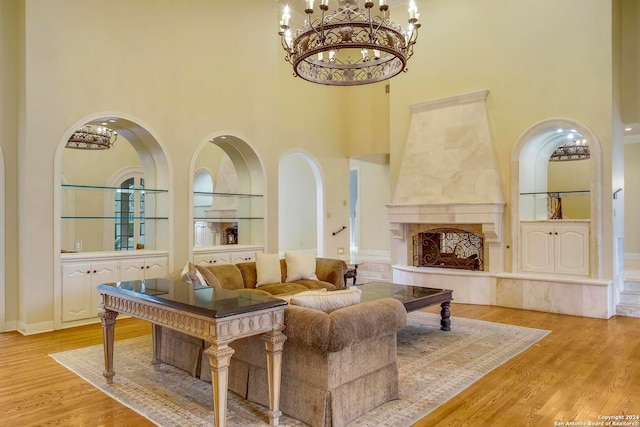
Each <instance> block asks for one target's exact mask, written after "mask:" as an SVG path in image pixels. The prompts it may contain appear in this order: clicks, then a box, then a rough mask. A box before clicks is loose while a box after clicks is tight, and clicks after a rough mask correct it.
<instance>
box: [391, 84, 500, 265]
mask: <svg viewBox="0 0 640 427" xmlns="http://www.w3.org/2000/svg"><path fill="white" fill-rule="evenodd" d="M487 94H488V91H478V92H472V93H468V94H462V95H457V96H453V97H450V98H445V99H437V100H432V101H427V102H423V103H420V104H414V105H411V110H412V117H411V124H410V126H409V133H408V135H407V143H406V145H405V148H404V156H403V159H402V165H401V167H400V170H399V175H398V180H397V184H396V188H395V193H394V197H393V201H392V203H391V204H389V205H387V208H388V213H389V229H390V231H391V235H392V237H393V239H392V246H391V256H392V262H394V263H395V264H398V265H403V266H410V267H412V268H414V267H417V266H418V265H419V266H429V267H444V268H447V269H449V270H450V271H451V274H457V272H456V271H455V270H459V269H464V270H467V271H488V272H503V271H504V253H505V242H504V241H503V238H502V231H503V222H502V221H503V211H504V198H503V197H502V186H501V183H500V172H499V170H498V167H497V160H496V156H495V150H494V144H493V139H492V137H491V128H490V126H489V120H488V116H487V110H486V105H485V99H486V97H487ZM430 229H437V231H435V232H434V231H429V230H430ZM448 229H450V230H448ZM443 230H447V231H443ZM452 230H456V231H452ZM423 232H427V233H431V234H422V235H419V233H423ZM416 236H419V237H416ZM414 240H415V241H414ZM463 245H464V246H466V247H465V248H464V249H462V246H463ZM414 246H415V247H416V250H415V251H414ZM436 252H437V253H436ZM424 270H425V273H428V272H427V271H426V270H427V269H424ZM428 270H430V269H428ZM438 273H440V272H438Z"/></svg>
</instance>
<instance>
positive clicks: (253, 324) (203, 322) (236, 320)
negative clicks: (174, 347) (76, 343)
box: [98, 279, 287, 427]
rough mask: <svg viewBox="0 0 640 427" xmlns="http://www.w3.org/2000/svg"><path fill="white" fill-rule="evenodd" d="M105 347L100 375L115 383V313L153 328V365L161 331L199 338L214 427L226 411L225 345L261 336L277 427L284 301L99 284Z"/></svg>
mask: <svg viewBox="0 0 640 427" xmlns="http://www.w3.org/2000/svg"><path fill="white" fill-rule="evenodd" d="M98 292H99V294H100V306H99V307H100V311H99V313H98V316H99V317H100V320H101V321H102V336H103V344H104V364H105V370H104V372H103V376H104V377H105V379H106V381H107V383H108V384H111V383H112V382H113V376H114V375H115V371H114V370H113V338H114V329H115V320H116V317H117V316H118V314H119V313H124V314H128V315H130V316H133V317H137V318H139V319H143V320H148V321H150V322H151V323H152V324H153V333H152V337H153V359H152V362H151V363H152V364H153V365H159V364H160V363H162V362H161V360H160V350H161V348H160V346H161V342H162V339H161V338H162V327H167V328H170V329H174V330H176V331H180V332H183V333H186V334H188V335H191V336H194V337H197V338H201V339H203V340H204V341H205V342H206V343H208V344H209V345H210V346H209V347H208V348H207V349H206V350H205V351H204V354H206V355H207V356H208V357H209V363H210V364H211V371H212V376H213V378H212V381H211V387H212V392H213V410H214V416H215V422H216V426H218V427H224V426H225V424H226V413H227V387H228V379H229V371H228V367H229V363H230V361H231V356H232V355H233V353H234V350H233V349H232V348H231V347H229V343H230V342H232V341H233V340H236V339H238V338H244V337H249V336H253V335H259V334H260V338H261V339H262V340H263V341H264V342H265V348H266V355H267V372H268V376H267V381H268V385H269V410H268V411H267V416H268V418H269V424H270V425H272V426H277V425H278V423H279V418H280V415H282V412H280V410H279V405H280V377H281V362H282V348H283V345H284V342H285V340H286V339H287V337H286V336H285V335H284V334H283V333H282V330H283V329H284V306H285V305H286V304H287V303H286V302H285V301H284V300H281V299H277V298H271V297H267V296H262V295H256V294H250V293H241V292H236V291H232V290H228V289H220V288H213V287H209V286H200V285H192V284H189V283H184V282H181V281H174V280H170V279H147V280H135V281H131V282H116V283H106V284H101V285H98Z"/></svg>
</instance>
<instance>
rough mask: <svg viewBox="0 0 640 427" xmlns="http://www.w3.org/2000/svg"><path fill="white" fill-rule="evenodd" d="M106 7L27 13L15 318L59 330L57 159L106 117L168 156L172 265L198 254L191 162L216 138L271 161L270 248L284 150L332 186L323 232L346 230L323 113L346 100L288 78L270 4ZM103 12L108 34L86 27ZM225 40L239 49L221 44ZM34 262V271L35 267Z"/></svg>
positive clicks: (32, 8) (46, 4)
mask: <svg viewBox="0 0 640 427" xmlns="http://www.w3.org/2000/svg"><path fill="white" fill-rule="evenodd" d="M102 6H103V3H102V2H99V1H97V0H92V1H86V0H61V1H57V2H50V1H46V0H31V1H28V2H27V3H26V22H27V24H26V73H25V77H26V81H25V86H24V88H25V90H24V103H25V104H24V105H25V118H26V119H25V122H24V124H23V125H22V129H21V132H23V134H24V138H23V142H21V144H20V154H19V168H20V174H19V182H20V186H21V196H20V199H19V206H20V217H21V218H25V219H26V218H28V220H23V221H21V222H20V223H19V236H18V240H19V241H20V242H23V243H22V244H21V247H20V249H19V254H20V288H21V289H23V290H24V292H23V297H22V298H21V300H20V311H21V313H20V317H21V319H20V320H21V322H22V324H23V325H31V326H32V327H33V328H34V329H39V328H42V329H46V328H47V327H48V325H49V324H50V323H51V321H52V319H53V301H54V286H53V284H52V280H51V278H52V277H54V282H55V281H56V280H59V278H58V277H57V275H58V274H59V273H58V270H57V268H58V267H57V262H56V259H55V257H54V254H53V253H52V252H53V251H52V248H53V229H54V227H57V224H58V220H57V219H55V218H54V212H53V206H54V200H53V198H54V191H53V187H55V184H54V183H55V182H56V177H54V164H53V159H55V157H56V156H55V153H56V150H57V149H58V147H59V146H60V144H61V143H62V140H63V139H64V136H65V134H66V133H68V132H69V129H71V128H72V127H73V126H74V125H75V124H76V123H77V122H78V121H81V120H82V119H83V118H86V117H89V116H92V115H95V114H97V113H100V112H105V113H114V114H116V115H117V114H122V115H125V116H127V117H129V118H130V119H131V120H132V121H134V122H138V123H139V124H141V125H142V126H143V127H145V128H146V129H147V130H148V131H150V132H151V134H152V135H153V136H154V137H155V138H156V139H157V141H158V143H159V146H160V147H162V148H163V149H164V155H165V156H166V158H167V159H168V164H169V170H170V174H171V175H172V177H171V188H169V190H170V194H171V197H172V199H173V203H172V209H171V210H172V215H171V216H172V219H171V221H170V225H171V229H170V230H169V233H170V234H171V235H173V236H174V238H173V241H172V244H171V246H172V247H170V248H169V249H170V252H171V257H172V262H173V266H180V265H183V264H184V262H186V260H187V258H188V257H189V253H190V251H191V247H190V244H189V238H188V235H189V233H186V232H185V231H186V230H190V229H191V221H190V220H189V213H188V212H189V209H188V208H187V206H188V205H189V203H191V195H190V194H189V182H190V180H191V179H192V177H191V176H190V169H191V166H190V165H191V162H192V158H193V156H194V154H195V153H196V152H197V150H198V149H199V147H200V146H201V145H202V144H204V143H206V141H207V140H208V139H209V138H210V137H211V135H212V134H216V133H231V134H234V135H236V136H238V137H240V138H241V139H243V140H244V141H246V142H247V143H248V144H249V145H250V146H251V147H253V148H254V150H255V152H256V153H257V155H258V157H259V158H260V160H261V161H262V164H263V167H264V177H265V178H264V179H265V180H266V189H267V191H266V193H267V194H268V197H267V198H266V200H267V210H266V214H265V216H266V222H267V229H268V230H269V233H268V237H267V241H266V246H267V250H271V251H274V250H277V245H278V243H277V239H278V233H277V230H278V226H277V221H278V205H277V200H278V198H277V183H278V177H277V173H278V167H277V165H278V161H279V158H280V156H281V155H282V154H283V153H285V152H287V151H289V150H294V149H303V150H306V151H307V152H308V153H310V155H311V156H313V157H314V158H315V159H316V160H317V161H318V164H319V165H320V168H321V170H322V173H323V178H324V179H325V185H326V186H327V187H328V188H334V189H335V190H334V191H332V192H330V193H328V194H327V195H326V197H325V208H326V209H327V211H328V212H331V213H332V216H331V219H328V220H327V221H326V222H327V224H325V229H326V230H331V229H333V228H334V223H335V224H343V223H345V222H346V221H347V211H346V208H343V207H342V200H344V199H346V198H347V194H348V186H347V185H346V184H343V183H344V182H347V177H348V161H347V159H346V157H345V156H344V149H343V143H344V138H343V137H342V135H341V126H339V125H338V124H337V121H339V120H341V118H340V117H339V116H335V117H329V118H326V117H324V116H323V115H322V114H323V112H325V111H327V110H329V105H332V104H335V103H336V101H337V99H338V92H336V91H327V90H326V88H324V87H316V86H314V85H310V84H308V83H306V82H303V81H301V80H299V79H293V78H291V71H290V69H287V68H286V64H283V61H282V56H283V55H282V52H281V51H280V50H279V49H281V48H280V46H279V42H278V39H277V34H276V32H275V30H274V28H275V25H276V24H275V23H277V22H278V19H279V17H278V13H279V12H278V10H277V8H276V7H274V4H273V3H272V2H264V1H258V0H255V1H242V2H235V1H216V2H200V1H190V2H189V4H188V7H187V5H186V4H185V3H184V2H175V1H171V0H141V1H136V2H130V1H125V0H119V1H118V0H116V1H113V2H111V3H110V5H109V7H108V8H104V7H102ZM96 15H98V16H100V18H101V19H102V20H103V22H106V23H107V24H106V25H95V23H94V22H93V21H91V20H89V19H87V17H93V16H96ZM222 17H228V19H225V18H222ZM232 17H241V19H231V18H232ZM249 25H250V26H251V28H249ZM244 30H250V31H244ZM265 35H273V38H270V37H265ZM230 38H232V39H233V43H229V44H224V43H223V41H225V40H228V39H230ZM265 82H273V84H266V83H265ZM310 99H314V102H313V103H309V100H310ZM302 106H303V107H304V108H301V107H302ZM319 118H321V120H320V119H319ZM347 242H348V240H347ZM326 245H327V247H329V249H327V252H328V253H335V252H336V251H335V249H332V247H333V246H336V247H337V246H346V245H345V244H344V243H343V242H340V241H339V239H333V240H329V239H326ZM33 259H37V260H38V265H39V268H38V269H33V268H31V267H32V260H33ZM27 284H28V287H29V298H27V294H26V288H27Z"/></svg>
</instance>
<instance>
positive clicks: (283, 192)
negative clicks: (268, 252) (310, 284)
mask: <svg viewBox="0 0 640 427" xmlns="http://www.w3.org/2000/svg"><path fill="white" fill-rule="evenodd" d="M278 183H279V189H278V199H279V207H278V216H279V219H280V220H279V233H278V234H279V245H278V248H279V251H280V252H281V253H282V252H283V251H303V252H307V253H314V254H315V253H316V252H317V248H318V246H317V241H318V239H317V235H316V233H317V230H318V227H317V222H318V214H317V212H318V211H317V208H318V203H317V194H318V191H317V188H316V179H315V176H314V174H313V170H312V169H311V165H310V164H309V162H308V160H307V159H305V158H304V157H303V155H301V154H298V153H295V154H290V155H288V156H286V157H284V158H282V160H281V161H280V165H279V173H278Z"/></svg>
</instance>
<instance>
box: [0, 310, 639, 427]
mask: <svg viewBox="0 0 640 427" xmlns="http://www.w3.org/2000/svg"><path fill="white" fill-rule="evenodd" d="M425 311H429V312H433V313H438V312H439V307H431V308H428V309H426V310H425ZM451 312H452V316H453V317H452V325H453V327H454V328H455V318H456V317H466V318H471V319H479V320H486V321H490V322H499V323H508V324H513V325H519V326H527V327H533V328H540V329H548V330H551V331H552V332H551V333H550V334H549V335H548V336H547V337H545V338H544V339H543V340H541V341H539V342H538V343H536V344H535V345H533V346H532V347H531V348H529V349H528V350H526V351H524V352H523V353H521V354H520V355H518V356H516V357H515V358H513V359H512V360H510V361H508V362H506V363H505V364H503V365H502V366H500V367H498V368H497V369H495V370H494V371H493V372H491V373H489V374H488V375H486V376H484V377H483V378H481V379H480V380H478V381H477V382H476V383H474V384H472V385H471V386H470V387H468V388H467V389H466V390H464V391H462V392H461V393H460V394H459V395H458V396H455V397H454V398H452V399H451V400H449V401H448V402H447V403H445V404H444V405H442V406H441V407H440V408H438V409H436V410H435V411H434V412H432V413H431V414H429V415H427V416H426V417H424V418H423V419H422V420H420V421H419V422H417V423H416V424H415V426H488V425H492V426H506V425H517V426H552V425H553V424H554V421H565V422H566V421H584V422H588V421H597V416H598V415H600V414H604V415H618V414H623V413H624V414H638V413H640V403H638V402H640V387H638V384H640V356H639V355H640V319H635V318H629V317H613V318H611V319H609V320H602V319H590V318H583V317H576V316H564V315H559V314H550V313H540V312H534V311H526V310H517V309H509V308H502V307H493V306H476V305H466V304H457V303H455V302H454V303H453V304H452V308H451ZM149 332H150V325H149V324H148V323H147V322H143V321H140V320H137V319H119V320H118V323H117V327H116V339H126V338H131V337H134V336H140V335H145V334H148V333H149ZM101 342H102V332H101V328H100V325H99V324H96V325H89V326H83V327H78V328H72V329H66V330H61V331H55V332H51V333H46V334H39V335H32V336H28V337H25V336H22V335H20V334H19V333H16V332H9V333H4V334H0V409H1V412H0V413H1V414H2V424H3V425H20V426H41V425H59V426H67V425H91V426H97V425H117V426H151V425H153V424H152V423H150V422H149V421H148V420H146V419H145V418H144V417H142V416H140V415H138V414H137V413H135V412H134V411H132V410H130V409H128V408H127V407H125V406H123V405H122V404H120V403H118V402H116V401H115V400H113V399H111V398H109V397H107V396H106V395H105V394H104V393H102V392H100V391H98V390H97V389H95V388H93V387H92V386H90V385H89V384H87V383H86V382H85V381H84V380H82V379H80V378H79V377H78V376H76V375H75V374H73V373H72V372H70V371H68V370H67V369H66V368H64V367H62V366H61V365H59V364H58V363H56V362H55V361H54V360H53V359H52V358H50V357H49V356H48V355H49V354H50V353H55V352H59V351H64V350H69V349H73V348H80V347H86V346H89V345H95V344H100V343H101Z"/></svg>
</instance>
